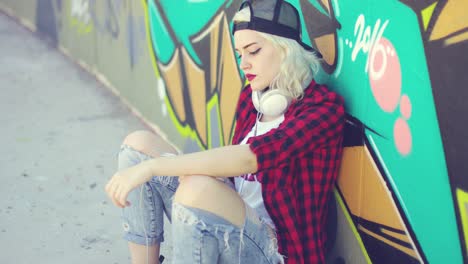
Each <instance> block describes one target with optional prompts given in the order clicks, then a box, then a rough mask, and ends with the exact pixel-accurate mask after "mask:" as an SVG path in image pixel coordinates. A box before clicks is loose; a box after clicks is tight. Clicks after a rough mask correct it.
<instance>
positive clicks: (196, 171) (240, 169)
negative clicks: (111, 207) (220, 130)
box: [105, 145, 257, 207]
mask: <svg viewBox="0 0 468 264" xmlns="http://www.w3.org/2000/svg"><path fill="white" fill-rule="evenodd" d="M256 171H257V157H256V155H255V154H254V153H253V152H252V151H251V150H250V148H249V145H233V146H225V147H220V148H215V149H211V150H206V151H201V152H196V153H190V154H185V155H179V156H171V157H159V158H154V159H151V160H146V161H144V162H141V163H139V164H138V165H136V166H133V167H130V168H127V169H125V170H121V171H118V172H117V173H115V174H114V175H113V176H112V178H111V179H110V180H109V182H108V183H107V185H106V188H105V190H106V192H107V195H108V196H109V197H110V198H111V200H112V201H113V203H114V204H115V205H117V206H119V207H124V206H126V205H127V203H126V200H127V195H128V193H129V192H130V191H131V190H133V189H134V188H136V187H138V186H139V185H141V184H143V183H145V182H147V181H149V180H150V179H151V178H152V177H153V176H185V175H207V176H213V177H231V176H237V175H242V174H246V173H253V172H256Z"/></svg>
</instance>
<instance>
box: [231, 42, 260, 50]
mask: <svg viewBox="0 0 468 264" xmlns="http://www.w3.org/2000/svg"><path fill="white" fill-rule="evenodd" d="M253 44H257V42H252V43H250V44H247V45H245V46H244V47H243V48H242V49H246V48H248V47H250V46H252V45H253ZM236 51H239V50H238V49H236Z"/></svg>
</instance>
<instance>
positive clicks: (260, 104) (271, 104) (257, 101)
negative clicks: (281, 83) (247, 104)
mask: <svg viewBox="0 0 468 264" xmlns="http://www.w3.org/2000/svg"><path fill="white" fill-rule="evenodd" d="M291 101H292V98H291V97H290V96H288V95H286V94H285V93H284V92H281V91H280V90H279V89H274V90H268V91H266V92H259V91H252V102H253V105H254V106H255V109H257V111H258V112H260V113H262V114H264V115H266V116H278V115H281V114H284V112H286V110H287V109H288V107H289V105H290V104H291Z"/></svg>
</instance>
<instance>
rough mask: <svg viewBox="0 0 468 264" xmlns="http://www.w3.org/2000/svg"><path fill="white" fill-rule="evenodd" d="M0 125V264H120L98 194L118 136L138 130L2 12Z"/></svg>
mask: <svg viewBox="0 0 468 264" xmlns="http://www.w3.org/2000/svg"><path fill="white" fill-rule="evenodd" d="M0 126H1V137H0V146H1V149H0V181H1V183H0V194H1V199H0V248H1V253H0V263H4V264H9V263H19V264H21V263H47V264H53V263H114V264H116V263H119V264H120V263H130V260H129V254H128V250H127V246H126V242H124V241H123V240H122V239H121V236H122V227H121V222H120V218H119V217H120V209H119V208H117V207H115V206H114V205H113V204H112V202H111V201H110V200H108V198H107V196H106V195H105V193H104V185H105V183H106V182H107V180H108V179H109V177H110V176H111V175H112V174H113V173H114V172H115V169H116V153H117V151H118V148H119V145H120V143H121V142H122V140H123V138H124V137H125V135H127V134H128V133H129V132H131V131H133V130H137V129H144V128H145V125H144V124H143V123H142V122H141V121H140V120H139V119H138V118H136V117H135V116H134V115H132V114H131V112H130V111H129V109H127V108H126V107H125V106H124V105H123V104H122V103H121V101H120V100H119V98H117V97H116V96H115V95H114V94H113V93H111V92H110V90H108V89H107V88H106V87H104V86H103V85H102V84H101V83H99V82H98V81H96V79H95V78H94V77H93V76H91V75H90V74H88V73H87V72H86V71H84V70H82V69H81V68H80V67H78V66H77V65H76V64H75V63H74V62H72V61H71V60H69V59H68V58H67V57H66V56H64V55H63V54H61V53H60V52H59V51H57V50H56V49H55V48H53V47H51V46H50V45H48V44H47V43H46V42H45V41H43V40H41V39H40V38H39V37H38V36H37V35H36V34H34V33H32V32H30V31H29V30H27V29H26V28H24V27H22V26H21V25H19V24H17V23H16V21H15V20H13V19H11V18H10V17H7V16H6V15H4V14H2V13H0ZM166 237H168V238H169V237H170V236H169V235H166ZM169 244H170V241H169V243H166V246H164V245H163V248H162V253H163V254H164V255H166V256H169V255H170V246H169ZM164 263H165V264H166V263H170V259H167V260H166V261H165V262H164Z"/></svg>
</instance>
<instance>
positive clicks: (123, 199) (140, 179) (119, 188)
mask: <svg viewBox="0 0 468 264" xmlns="http://www.w3.org/2000/svg"><path fill="white" fill-rule="evenodd" d="M151 177H152V175H151V169H150V167H149V165H148V163H147V162H142V163H139V164H137V165H135V166H133V167H130V168H127V169H124V170H121V171H118V172H117V173H115V174H114V176H112V178H111V179H110V180H109V182H108V183H107V184H106V188H105V190H106V193H107V195H108V196H109V198H110V199H111V200H112V202H113V203H114V204H115V205H116V206H118V207H121V208H123V207H125V206H129V205H130V203H129V202H127V196H128V193H129V192H130V191H131V190H133V189H135V188H136V187H138V186H139V185H141V184H143V183H145V182H147V181H149V180H150V179H151Z"/></svg>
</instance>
